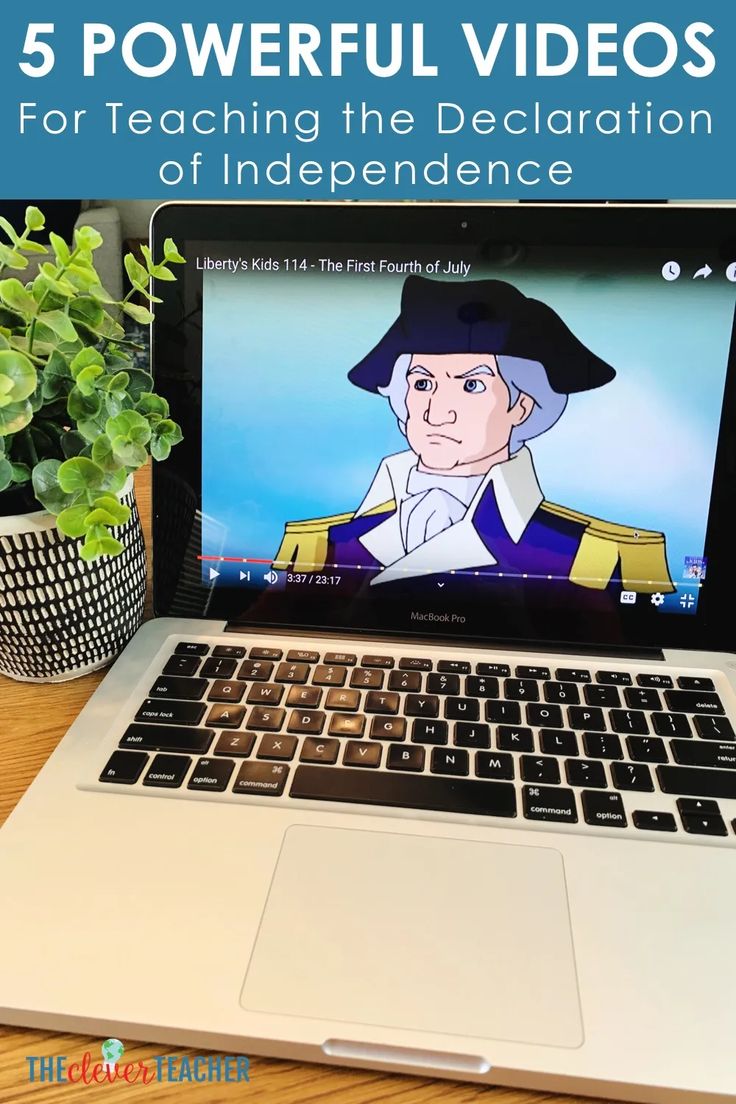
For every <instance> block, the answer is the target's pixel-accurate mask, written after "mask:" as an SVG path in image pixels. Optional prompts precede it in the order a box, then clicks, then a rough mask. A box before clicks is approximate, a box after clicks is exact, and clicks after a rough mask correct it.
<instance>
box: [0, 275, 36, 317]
mask: <svg viewBox="0 0 736 1104" xmlns="http://www.w3.org/2000/svg"><path fill="white" fill-rule="evenodd" d="M0 299H2V301H3V303H5V304H6V306H8V307H10V309H11V310H14V311H17V313H18V314H22V315H23V316H24V317H25V318H34V317H35V315H36V314H37V312H38V303H37V302H36V300H35V299H34V298H33V296H32V295H31V293H30V292H29V291H27V290H26V288H25V287H24V286H23V284H22V283H21V282H20V280H19V279H17V277H15V276H11V277H10V278H9V279H7V280H0Z"/></svg>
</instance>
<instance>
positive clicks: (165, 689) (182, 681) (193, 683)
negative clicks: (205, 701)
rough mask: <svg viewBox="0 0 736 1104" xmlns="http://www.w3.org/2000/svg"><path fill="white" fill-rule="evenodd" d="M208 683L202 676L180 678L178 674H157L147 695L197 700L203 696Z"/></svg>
mask: <svg viewBox="0 0 736 1104" xmlns="http://www.w3.org/2000/svg"><path fill="white" fill-rule="evenodd" d="M208 686H209V683H208V681H207V679H203V678H182V677H181V676H180V675H159V677H158V678H157V679H156V681H155V682H154V684H153V686H152V687H151V689H150V690H149V691H148V695H149V697H151V698H178V699H179V700H180V701H198V700H199V699H200V698H201V697H203V696H204V694H205V692H206V690H207V687H208Z"/></svg>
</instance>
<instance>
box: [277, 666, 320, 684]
mask: <svg viewBox="0 0 736 1104" xmlns="http://www.w3.org/2000/svg"><path fill="white" fill-rule="evenodd" d="M310 669H311V668H310V666H309V664H308V663H289V662H286V663H279V665H278V667H277V668H276V674H275V675H274V676H273V677H274V679H275V680H276V682H291V683H302V682H306V681H307V679H308V678H309V672H310Z"/></svg>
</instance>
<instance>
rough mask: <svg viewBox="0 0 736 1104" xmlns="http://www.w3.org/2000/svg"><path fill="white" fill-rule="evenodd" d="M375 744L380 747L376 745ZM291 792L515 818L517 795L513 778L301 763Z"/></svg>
mask: <svg viewBox="0 0 736 1104" xmlns="http://www.w3.org/2000/svg"><path fill="white" fill-rule="evenodd" d="M371 746H372V747H377V748H379V750H380V747H379V745H377V744H373V745H371ZM291 796H292V797H297V798H304V799H308V800H315V799H316V800H319V801H351V802H354V803H356V804H359V805H386V806H390V807H393V808H400V809H431V810H434V811H435V812H440V813H469V814H473V815H475V816H501V817H513V816H516V793H515V790H514V787H513V785H512V784H511V783H510V782H485V781H480V780H479V779H474V778H449V777H441V776H439V775H431V774H422V775H419V774H409V773H406V774H403V773H394V772H389V771H386V772H379V773H371V772H369V771H358V770H341V769H340V768H339V767H308V766H300V767H298V768H297V771H296V774H295V776H294V782H293V784H292V787H291Z"/></svg>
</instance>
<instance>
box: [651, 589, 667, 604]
mask: <svg viewBox="0 0 736 1104" xmlns="http://www.w3.org/2000/svg"><path fill="white" fill-rule="evenodd" d="M663 602H664V594H660V593H659V591H657V593H656V594H653V595H652V605H653V606H661V605H662V603H663Z"/></svg>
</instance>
